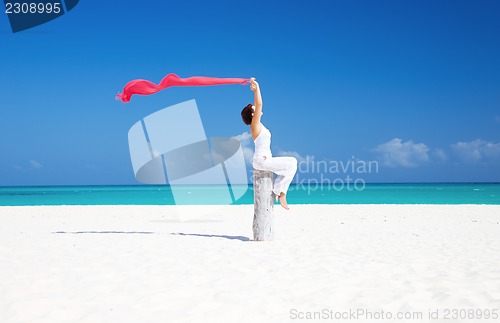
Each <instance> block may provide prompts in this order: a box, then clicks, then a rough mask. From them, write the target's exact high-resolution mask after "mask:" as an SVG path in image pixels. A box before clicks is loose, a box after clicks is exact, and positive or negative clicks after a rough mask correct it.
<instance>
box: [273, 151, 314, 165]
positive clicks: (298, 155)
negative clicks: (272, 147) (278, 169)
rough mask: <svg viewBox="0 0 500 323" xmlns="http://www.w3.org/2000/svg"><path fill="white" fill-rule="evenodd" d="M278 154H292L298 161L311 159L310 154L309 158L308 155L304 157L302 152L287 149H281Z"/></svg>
mask: <svg viewBox="0 0 500 323" xmlns="http://www.w3.org/2000/svg"><path fill="white" fill-rule="evenodd" d="M276 156H291V157H295V158H297V161H298V162H299V163H301V162H305V161H309V160H310V159H311V156H309V158H307V157H308V156H306V157H303V156H302V155H301V154H299V153H298V152H296V151H286V150H280V151H278V152H277V153H276Z"/></svg>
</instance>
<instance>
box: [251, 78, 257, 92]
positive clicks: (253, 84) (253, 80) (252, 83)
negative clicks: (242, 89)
mask: <svg viewBox="0 0 500 323" xmlns="http://www.w3.org/2000/svg"><path fill="white" fill-rule="evenodd" d="M258 89H259V83H257V81H255V77H251V78H250V90H252V91H254V92H255V91H256V90H258Z"/></svg>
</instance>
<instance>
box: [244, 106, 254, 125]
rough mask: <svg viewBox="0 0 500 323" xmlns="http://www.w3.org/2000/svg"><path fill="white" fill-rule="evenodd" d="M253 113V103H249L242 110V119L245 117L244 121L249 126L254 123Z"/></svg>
mask: <svg viewBox="0 0 500 323" xmlns="http://www.w3.org/2000/svg"><path fill="white" fill-rule="evenodd" d="M252 113H254V111H253V109H252V104H251V103H249V104H248V105H247V106H246V107H244V108H243V110H241V119H243V122H244V123H245V124H246V125H247V126H248V125H250V124H251V123H252V118H253V116H252Z"/></svg>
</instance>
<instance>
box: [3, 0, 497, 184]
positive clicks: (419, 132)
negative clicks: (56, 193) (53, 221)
mask: <svg viewBox="0 0 500 323" xmlns="http://www.w3.org/2000/svg"><path fill="white" fill-rule="evenodd" d="M499 12H500V3H499V2H498V1H474V2H473V1H314V0H313V1H308V2H306V1H302V2H290V1H211V2H208V1H142V2H137V1H121V2H119V4H117V3H116V2H112V3H106V2H104V3H103V2H93V1H85V0H81V1H80V3H79V4H78V5H77V6H76V7H75V8H74V9H73V10H72V11H70V12H69V13H68V14H65V15H64V16H62V17H60V18H58V19H55V20H53V21H51V22H48V23H46V24H44V25H41V26H38V27H36V28H33V29H30V30H26V31H23V32H19V33H15V34H14V33H12V32H11V31H10V26H9V25H8V19H7V16H6V14H4V13H2V14H0V43H1V56H0V57H1V60H0V91H1V101H0V138H1V139H0V151H1V153H0V185H94V184H95V185H100V184H136V183H137V182H136V180H135V178H134V174H133V171H132V166H131V162H130V155H129V150H128V142H127V133H128V130H129V128H130V127H131V126H132V125H133V124H134V123H135V122H136V121H138V120H140V119H141V118H143V117H145V116H147V115H149V114H151V113H153V112H154V111H157V110H159V109H161V108H164V107H167V106H170V105H173V104H176V103H179V102H183V101H186V100H190V99H196V101H197V104H198V108H199V110H200V114H201V117H202V120H203V123H204V127H205V132H206V133H207V135H208V136H236V135H240V138H247V137H248V136H247V135H246V134H245V133H247V132H248V127H246V126H245V125H244V124H243V123H242V122H241V118H240V110H241V108H242V107H243V106H245V105H246V104H247V103H249V102H251V101H252V99H253V96H252V92H251V91H250V90H249V89H248V87H244V86H241V85H227V86H217V87H200V88H194V87H186V88H180V87H177V88H169V89H166V90H164V91H162V92H161V93H158V94H155V95H152V96H148V97H139V96H135V97H133V99H132V101H131V102H130V103H128V104H122V103H120V102H118V101H115V100H114V96H115V95H116V93H118V92H120V91H121V89H122V88H123V86H124V85H125V84H126V82H128V81H129V80H132V79H136V78H144V79H149V80H152V81H154V82H158V81H159V80H161V78H162V77H163V76H164V75H166V74H168V73H176V74H178V75H179V76H181V77H188V76H193V75H206V76H216V77H250V76H254V77H256V78H257V80H258V81H259V83H260V85H261V89H262V96H263V101H264V112H265V114H264V117H263V119H262V121H263V122H264V123H265V124H266V126H267V127H268V128H270V129H271V131H272V133H273V142H272V149H273V152H274V153H275V154H292V155H294V156H296V157H298V158H299V159H300V160H302V161H304V162H306V163H308V162H311V160H315V161H328V162H332V161H334V162H335V161H337V162H340V161H343V162H344V163H345V162H348V161H349V160H356V161H377V162H378V163H379V169H378V172H376V173H371V174H364V175H363V176H364V177H365V179H366V180H367V181H371V182H421V181H424V182H442V181H444V182H455V181H467V182H469V181H479V182H481V181H488V182H493V181H494V182H498V181H500V42H499V41H498V40H499V39H500V20H499V19H498V13H499ZM244 143H246V144H249V145H248V146H247V148H248V149H251V148H252V146H251V142H249V140H246V141H245V140H244ZM353 156H354V157H353ZM316 175H317V174H316ZM311 176H314V175H311Z"/></svg>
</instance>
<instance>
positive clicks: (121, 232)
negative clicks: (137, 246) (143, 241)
mask: <svg viewBox="0 0 500 323" xmlns="http://www.w3.org/2000/svg"><path fill="white" fill-rule="evenodd" d="M52 233H55V234H155V232H149V231H75V232H66V231H57V232H52Z"/></svg>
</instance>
